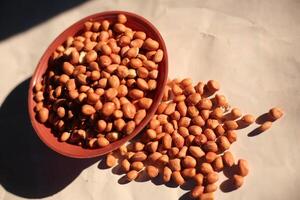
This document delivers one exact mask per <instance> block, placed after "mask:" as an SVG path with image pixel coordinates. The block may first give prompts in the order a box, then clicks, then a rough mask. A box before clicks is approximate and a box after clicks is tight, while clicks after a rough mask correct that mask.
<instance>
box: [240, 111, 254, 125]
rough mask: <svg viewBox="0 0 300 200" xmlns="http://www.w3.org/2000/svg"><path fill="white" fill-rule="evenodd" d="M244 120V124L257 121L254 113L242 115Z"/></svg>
mask: <svg viewBox="0 0 300 200" xmlns="http://www.w3.org/2000/svg"><path fill="white" fill-rule="evenodd" d="M242 121H243V123H244V124H246V125H250V124H253V123H254V122H255V117H254V116H253V115H250V114H247V115H244V116H243V117H242Z"/></svg>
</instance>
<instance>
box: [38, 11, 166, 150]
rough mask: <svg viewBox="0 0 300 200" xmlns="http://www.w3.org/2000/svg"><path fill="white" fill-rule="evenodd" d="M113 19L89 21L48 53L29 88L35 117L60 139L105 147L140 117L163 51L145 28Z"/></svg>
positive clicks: (148, 101) (154, 84)
mask: <svg viewBox="0 0 300 200" xmlns="http://www.w3.org/2000/svg"><path fill="white" fill-rule="evenodd" d="M126 22H127V18H126V16H125V15H123V14H120V15H118V19H117V22H116V23H114V24H112V23H111V22H109V21H107V20H103V21H102V22H97V21H95V22H92V21H88V22H86V23H85V24H84V30H82V31H81V32H80V33H79V34H78V35H76V36H74V37H68V38H67V40H66V41H65V43H64V44H62V45H61V46H59V47H58V48H57V49H56V51H55V52H54V53H53V54H52V56H51V58H50V61H49V67H48V70H47V72H46V73H45V74H44V76H43V80H42V82H40V83H37V84H36V85H35V87H34V92H35V94H34V100H35V101H36V103H37V104H36V106H35V111H36V113H37V119H38V120H39V121H40V122H41V123H45V124H46V125H47V126H49V127H50V128H51V129H52V130H53V132H54V133H55V134H56V135H57V137H59V138H60V141H63V142H69V143H72V144H77V145H80V146H83V147H87V148H95V147H105V146H107V145H109V144H110V143H111V142H114V141H116V140H118V139H120V138H121V137H122V136H124V135H128V134H131V133H132V132H133V131H134V130H135V127H136V126H137V125H139V124H140V123H141V121H142V120H143V119H144V118H145V116H146V114H147V110H148V109H149V108H150V107H151V105H152V101H153V100H152V98H151V97H152V96H153V92H155V90H156V87H157V81H156V79H157V77H158V64H159V63H160V62H161V61H162V59H163V56H164V52H163V51H162V50H161V49H160V48H159V43H158V42H157V41H156V40H153V39H152V38H149V37H147V35H146V33H145V32H142V31H134V30H132V29H131V28H129V27H127V26H126Z"/></svg>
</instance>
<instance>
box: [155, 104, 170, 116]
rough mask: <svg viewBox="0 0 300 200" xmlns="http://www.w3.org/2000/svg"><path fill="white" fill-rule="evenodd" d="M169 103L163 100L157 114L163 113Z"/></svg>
mask: <svg viewBox="0 0 300 200" xmlns="http://www.w3.org/2000/svg"><path fill="white" fill-rule="evenodd" d="M167 106H168V104H167V103H166V102H161V103H160V104H159V106H158V108H157V110H156V113H157V114H162V113H163V112H164V111H165V109H166V108H167Z"/></svg>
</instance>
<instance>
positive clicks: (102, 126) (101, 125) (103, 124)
mask: <svg viewBox="0 0 300 200" xmlns="http://www.w3.org/2000/svg"><path fill="white" fill-rule="evenodd" d="M97 127H98V131H99V132H102V131H104V130H105V129H106V122H105V121H104V120H99V121H98V122H97Z"/></svg>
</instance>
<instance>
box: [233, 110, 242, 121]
mask: <svg viewBox="0 0 300 200" xmlns="http://www.w3.org/2000/svg"><path fill="white" fill-rule="evenodd" d="M230 114H231V117H232V119H238V118H240V117H241V116H242V112H241V111H240V109H238V108H232V110H231V112H230Z"/></svg>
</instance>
